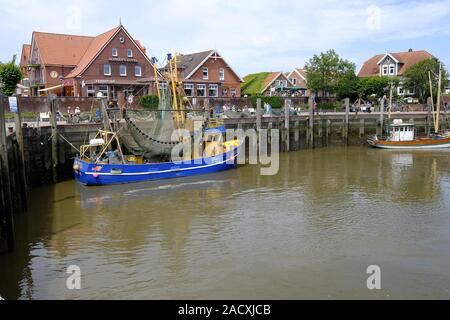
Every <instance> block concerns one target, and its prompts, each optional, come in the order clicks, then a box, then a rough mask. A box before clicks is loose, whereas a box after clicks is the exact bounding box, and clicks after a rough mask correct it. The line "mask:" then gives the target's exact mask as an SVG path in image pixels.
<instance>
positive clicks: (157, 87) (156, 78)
mask: <svg viewBox="0 0 450 320" xmlns="http://www.w3.org/2000/svg"><path fill="white" fill-rule="evenodd" d="M156 62H158V60H157V59H156V58H155V57H153V58H152V65H153V72H154V73H155V83H156V90H157V91H158V99H159V100H161V92H160V91H159V90H160V89H159V79H158V70H157V69H156Z"/></svg>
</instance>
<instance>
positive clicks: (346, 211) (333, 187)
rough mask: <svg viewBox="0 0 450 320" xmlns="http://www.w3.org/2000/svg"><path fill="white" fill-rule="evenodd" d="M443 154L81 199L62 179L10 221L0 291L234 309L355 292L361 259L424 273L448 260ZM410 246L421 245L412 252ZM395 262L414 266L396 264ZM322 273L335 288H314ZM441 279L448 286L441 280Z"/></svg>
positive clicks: (283, 164)
mask: <svg viewBox="0 0 450 320" xmlns="http://www.w3.org/2000/svg"><path fill="white" fill-rule="evenodd" d="M448 155H449V153H448V152H446V151H444V152H442V151H426V152H423V151H417V152H411V151H400V152H399V151H390V150H374V149H367V148H359V147H358V148H354V147H352V148H328V149H318V150H304V151H300V152H296V153H291V154H282V155H280V172H279V173H278V175H276V176H260V175H259V172H260V170H259V168H258V167H257V166H245V167H241V168H239V169H238V170H233V171H227V172H222V173H218V174H212V175H205V176H199V177H193V178H185V179H174V180H165V181H154V182H148V183H142V184H133V185H120V186H109V187H92V188H87V187H83V186H80V185H77V184H75V183H74V182H73V181H68V182H64V183H61V184H58V185H57V186H55V187H48V188H42V189H38V190H34V192H33V194H32V203H33V206H32V208H31V212H30V213H28V214H27V215H24V216H19V217H18V218H17V223H16V228H17V237H18V239H17V241H18V245H17V251H16V252H14V253H13V254H10V255H4V256H0V262H1V263H0V294H2V295H3V296H4V297H6V298H9V299H15V298H23V299H31V298H35V299H42V298H56V299H58V298H67V299H71V298H127V297H135V298H159V297H161V298H164V297H166V298H211V297H215V298H233V297H237V296H236V295H237V294H238V293H237V291H236V287H235V286H236V285H239V287H240V289H239V294H242V296H241V297H242V298H258V297H264V298H271V297H278V298H300V297H304V298H310V297H319V298H320V297H326V296H323V294H324V293H325V292H334V294H335V295H336V296H335V297H337V298H347V297H352V294H355V293H354V292H359V293H360V294H362V295H364V294H365V295H367V294H368V293H367V292H365V291H364V288H363V287H361V285H360V280H361V279H360V278H358V277H360V276H358V277H356V278H355V276H354V275H353V276H352V275H350V273H349V272H350V271H351V270H359V269H358V268H360V267H361V265H364V263H365V260H366V259H369V257H370V259H375V258H376V259H378V260H381V261H384V262H385V263H386V264H394V265H395V264H398V265H397V268H398V266H400V265H401V268H398V272H400V270H404V269H405V268H406V269H408V268H413V269H414V268H416V267H415V266H419V265H420V263H422V262H420V263H419V261H422V257H423V253H424V252H425V251H426V252H427V254H431V253H433V254H435V255H436V257H439V258H436V259H434V260H433V259H430V258H429V257H428V258H427V263H428V264H429V267H435V268H439V267H441V266H442V265H445V263H447V262H448V261H447V260H445V259H446V258H445V257H448V256H450V255H448V254H447V253H448V251H449V250H448V249H447V246H445V247H444V246H441V245H440V244H441V243H445V242H446V241H447V240H450V239H449V237H450V236H449V234H448V232H447V233H446V231H445V230H448V227H449V226H450V221H449V217H448V215H447V214H445V212H450V210H449V207H450V205H449V203H448V200H446V198H445V193H446V192H448V188H449V186H450V183H449V181H450V180H449V173H450V161H449V157H448ZM417 241H419V243H421V244H422V247H421V246H412V243H418V242H417ZM431 242H432V243H433V247H432V248H428V247H426V245H427V244H428V243H431ZM436 243H437V244H438V245H436ZM386 252H389V254H390V255H389V256H386V255H385V254H386ZM404 252H409V254H410V255H411V258H410V259H413V260H414V261H415V264H412V265H410V264H408V266H407V267H405V266H404V265H403V262H402V261H398V260H397V258H395V257H396V255H397V254H404ZM442 259H444V260H442ZM70 264H78V265H80V266H81V267H82V270H83V271H84V273H83V274H84V277H85V280H84V284H85V285H84V288H83V290H81V291H79V292H70V291H68V290H66V289H65V287H64V285H65V277H66V274H65V269H66V267H67V266H68V265H70ZM329 268H331V269H333V268H334V269H335V273H334V274H335V278H329V277H328V278H327V277H324V273H326V272H327V270H328V269H329ZM417 268H418V267H417ZM299 270H301V272H300V271H299ZM394 270H397V269H395V268H394ZM414 271H417V270H416V269H414ZM422 272H424V274H426V272H425V271H424V270H422ZM394 275H396V276H398V274H397V273H396V272H393V276H394ZM286 277H290V278H289V279H290V280H288V278H286ZM440 277H441V279H442V278H445V279H447V280H450V277H449V271H448V270H447V271H442V272H441V273H440ZM394 278H395V277H394ZM325 279H327V282H325ZM344 279H345V281H346V282H345V283H344ZM406 280H407V279H406ZM406 280H405V281H404V282H402V283H400V284H399V286H400V287H401V288H400V289H399V291H398V292H399V294H400V296H399V297H402V296H401V294H402V293H403V292H404V290H405V288H407V287H408V284H407V281H406ZM330 281H331V284H330ZM427 281H429V282H428V283H431V284H433V283H434V281H435V279H434V278H433V276H430V277H429V278H426V279H425V288H426V283H427ZM305 283H306V284H308V285H309V289H308V290H306V289H304V290H303V291H302V290H301V289H299V288H300V287H302V286H301V284H305ZM449 283H450V281H449ZM294 284H295V285H296V286H295V287H294V286H293V285H294ZM342 286H344V287H348V288H350V289H349V290H350V291H351V292H352V294H350V293H349V292H350V291H346V290H343V287H342ZM306 287H308V286H306ZM306 287H304V288H306ZM355 288H359V289H355ZM441 289H442V288H441ZM355 290H356V291H355ZM427 290H428V289H427ZM445 290H446V289H445ZM425 291H426V290H425ZM339 292H341V293H340V294H339ZM442 292H445V291H442V290H440V291H439V290H434V291H431V293H432V294H433V295H434V296H439V294H442ZM410 294H412V296H413V297H418V296H420V295H421V291H420V289H417V290H410Z"/></svg>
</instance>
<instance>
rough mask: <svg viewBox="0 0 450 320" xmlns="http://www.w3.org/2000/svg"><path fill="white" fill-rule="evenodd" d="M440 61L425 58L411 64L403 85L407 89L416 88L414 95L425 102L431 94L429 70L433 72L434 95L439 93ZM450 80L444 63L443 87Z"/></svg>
mask: <svg viewBox="0 0 450 320" xmlns="http://www.w3.org/2000/svg"><path fill="white" fill-rule="evenodd" d="M440 64H441V63H440V61H439V60H438V59H435V58H432V59H427V60H423V61H421V62H418V63H416V64H415V65H413V66H411V68H409V69H408V70H407V71H406V72H405V74H404V80H403V87H404V88H405V89H409V90H414V95H415V97H416V98H419V100H420V101H421V102H422V103H425V102H426V101H427V99H428V97H429V96H430V95H431V94H430V82H429V77H428V72H431V83H432V85H433V94H434V97H436V95H437V90H438V89H437V88H438V82H439V66H440ZM447 81H448V72H447V71H446V70H445V68H444V65H442V83H441V85H442V89H443V88H444V87H445V85H446V83H447Z"/></svg>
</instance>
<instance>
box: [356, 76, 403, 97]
mask: <svg viewBox="0 0 450 320" xmlns="http://www.w3.org/2000/svg"><path fill="white" fill-rule="evenodd" d="M391 84H392V86H394V87H395V88H396V87H397V86H398V84H399V80H398V78H392V77H369V78H361V79H360V80H359V83H358V95H359V97H360V98H363V99H369V98H370V97H371V96H375V98H381V97H383V96H384V95H389V87H390V85H391Z"/></svg>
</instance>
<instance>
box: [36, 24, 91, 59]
mask: <svg viewBox="0 0 450 320" xmlns="http://www.w3.org/2000/svg"><path fill="white" fill-rule="evenodd" d="M33 39H34V41H35V42H36V45H37V47H38V48H39V52H40V58H41V63H42V64H44V65H65V66H76V65H77V63H78V62H79V61H80V59H81V58H82V57H83V55H84V53H85V52H86V50H87V48H89V46H90V45H91V43H92V41H93V39H94V37H86V36H76V35H68V34H56V33H45V32H33Z"/></svg>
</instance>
